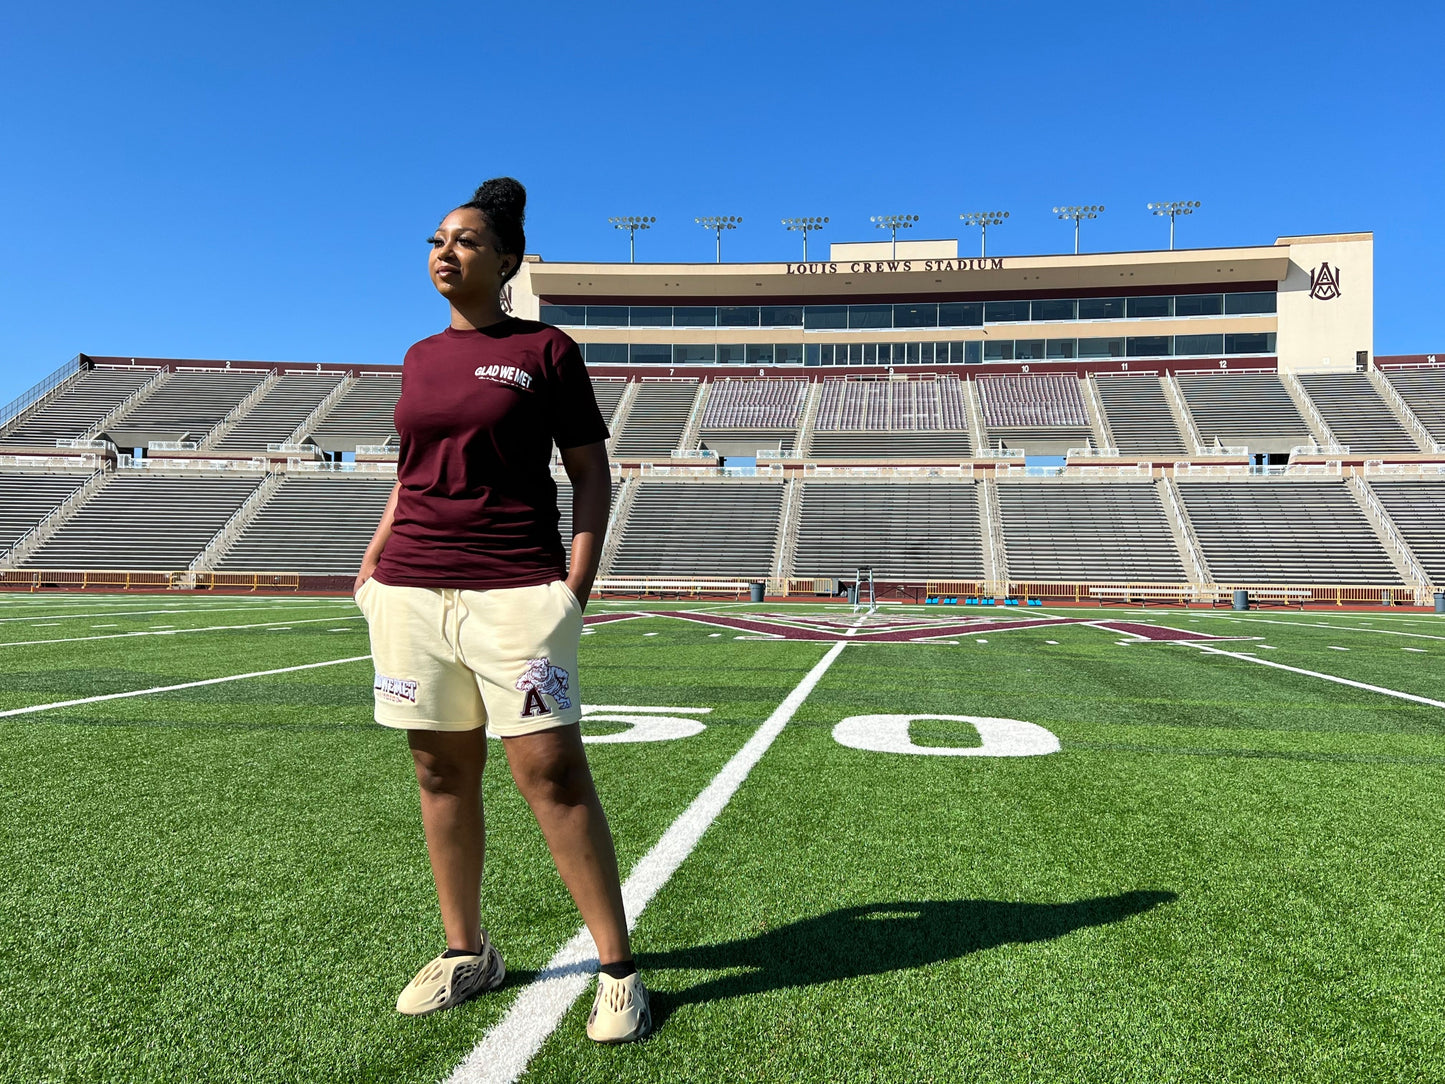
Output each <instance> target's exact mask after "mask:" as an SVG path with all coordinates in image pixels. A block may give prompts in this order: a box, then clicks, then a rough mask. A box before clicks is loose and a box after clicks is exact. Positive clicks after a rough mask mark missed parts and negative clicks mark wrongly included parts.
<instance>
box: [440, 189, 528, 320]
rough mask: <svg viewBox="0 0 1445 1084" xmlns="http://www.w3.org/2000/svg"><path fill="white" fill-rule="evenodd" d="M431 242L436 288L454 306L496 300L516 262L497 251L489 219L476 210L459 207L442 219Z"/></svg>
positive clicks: (512, 257)
mask: <svg viewBox="0 0 1445 1084" xmlns="http://www.w3.org/2000/svg"><path fill="white" fill-rule="evenodd" d="M430 243H431V256H430V258H429V259H428V261H427V267H428V270H429V271H430V272H431V281H432V285H433V286H435V287H436V288H437V293H439V294H441V295H442V296H443V297H445V298H446V299H447V300H448V301H450V302H452V303H453V304H456V303H461V304H466V303H468V302H472V303H475V302H478V301H486V300H492V301H495V300H496V298H497V296H498V295H499V294H500V293H501V289H502V279H503V277H504V276H505V275H506V273H507V272H508V271H510V270H511V269H512V267H513V265H514V264H515V263H516V257H515V256H508V255H506V254H504V253H502V252H499V251H498V250H497V238H496V235H495V234H493V233H492V227H491V224H490V223H488V222H487V216H486V215H484V214H482V212H481V211H478V210H477V209H475V208H473V207H458V208H457V209H456V210H455V211H453V212H452V213H451V214H449V215H447V216H446V218H444V219H442V223H441V225H440V226H438V227H437V229H436V232H435V233H433V234H432V235H431V238H430Z"/></svg>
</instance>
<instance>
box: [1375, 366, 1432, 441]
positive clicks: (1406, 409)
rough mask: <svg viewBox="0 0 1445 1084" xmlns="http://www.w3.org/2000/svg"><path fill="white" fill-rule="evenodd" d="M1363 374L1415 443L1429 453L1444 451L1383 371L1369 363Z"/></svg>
mask: <svg viewBox="0 0 1445 1084" xmlns="http://www.w3.org/2000/svg"><path fill="white" fill-rule="evenodd" d="M1365 375H1366V376H1367V377H1368V378H1369V381H1370V383H1371V384H1372V385H1373V386H1374V388H1375V391H1377V392H1379V394H1380V398H1382V399H1384V400H1385V402H1386V404H1387V405H1388V406H1389V407H1390V408H1391V409H1393V410H1394V412H1395V415H1396V417H1398V418H1399V419H1400V420H1401V421H1403V422H1404V423H1405V428H1406V429H1408V430H1409V431H1410V436H1411V437H1413V438H1414V440H1415V443H1416V444H1418V445H1419V446H1420V447H1421V448H1422V449H1423V450H1424V451H1427V452H1429V453H1430V454H1431V455H1439V454H1440V453H1441V452H1445V446H1442V445H1441V444H1440V442H1439V441H1437V440H1436V439H1435V438H1434V437H1432V436H1431V435H1430V430H1428V429H1426V428H1425V423H1424V422H1422V421H1421V420H1420V418H1419V416H1418V415H1416V413H1415V411H1414V409H1413V408H1411V406H1410V404H1409V403H1407V402H1405V397H1404V396H1402V395H1401V394H1400V393H1399V391H1397V390H1396V389H1395V385H1393V384H1391V383H1390V380H1389V378H1388V377H1386V376H1385V374H1384V373H1382V372H1380V370H1379V369H1377V368H1375V367H1374V366H1373V365H1371V366H1370V367H1369V369H1367V370H1366V371H1365Z"/></svg>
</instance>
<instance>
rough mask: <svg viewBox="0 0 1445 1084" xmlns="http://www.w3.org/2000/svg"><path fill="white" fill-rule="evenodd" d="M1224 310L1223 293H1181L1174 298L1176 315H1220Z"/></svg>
mask: <svg viewBox="0 0 1445 1084" xmlns="http://www.w3.org/2000/svg"><path fill="white" fill-rule="evenodd" d="M1223 311H1224V295H1223V294H1180V295H1179V296H1178V297H1176V298H1175V299H1174V315H1175V316H1218V315H1219V314H1220V313H1222V312H1223Z"/></svg>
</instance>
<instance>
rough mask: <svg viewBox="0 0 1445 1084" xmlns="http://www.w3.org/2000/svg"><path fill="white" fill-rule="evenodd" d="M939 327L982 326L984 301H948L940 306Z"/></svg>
mask: <svg viewBox="0 0 1445 1084" xmlns="http://www.w3.org/2000/svg"><path fill="white" fill-rule="evenodd" d="M938 326H939V327H982V326H983V302H981V301H946V302H944V303H943V304H941V305H939V306H938Z"/></svg>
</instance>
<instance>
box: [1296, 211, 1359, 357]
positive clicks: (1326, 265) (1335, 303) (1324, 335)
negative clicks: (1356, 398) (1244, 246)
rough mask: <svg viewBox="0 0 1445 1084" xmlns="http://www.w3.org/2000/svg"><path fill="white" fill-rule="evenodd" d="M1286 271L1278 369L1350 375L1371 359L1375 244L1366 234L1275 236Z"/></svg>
mask: <svg viewBox="0 0 1445 1084" xmlns="http://www.w3.org/2000/svg"><path fill="white" fill-rule="evenodd" d="M1275 243H1276V244H1279V245H1288V246H1289V270H1288V271H1287V273H1286V274H1285V278H1284V280H1283V281H1282V282H1281V283H1280V285H1279V340H1278V351H1279V367H1280V369H1281V371H1284V372H1351V371H1353V370H1354V368H1355V353H1356V351H1359V350H1364V351H1367V352H1368V357H1369V358H1370V359H1371V360H1372V361H1373V359H1374V356H1375V338H1374V327H1375V239H1374V235H1373V234H1369V233H1349V234H1334V235H1326V236H1321V237H1307V238H1292V237H1281V238H1280V239H1279V240H1278V241H1276V242H1275Z"/></svg>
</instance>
